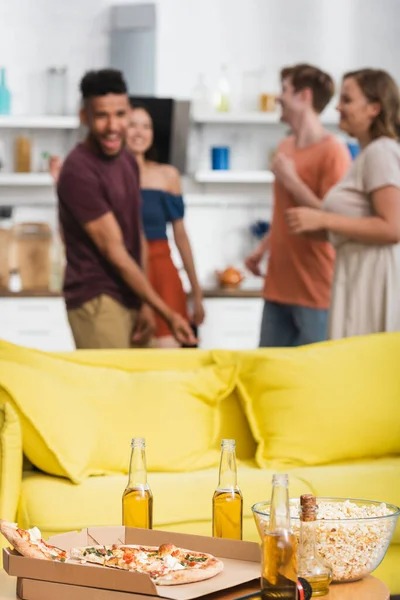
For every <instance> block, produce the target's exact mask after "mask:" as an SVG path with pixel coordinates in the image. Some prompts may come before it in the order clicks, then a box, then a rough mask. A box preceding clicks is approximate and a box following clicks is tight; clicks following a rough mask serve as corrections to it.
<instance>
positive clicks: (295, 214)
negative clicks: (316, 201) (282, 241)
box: [286, 206, 326, 235]
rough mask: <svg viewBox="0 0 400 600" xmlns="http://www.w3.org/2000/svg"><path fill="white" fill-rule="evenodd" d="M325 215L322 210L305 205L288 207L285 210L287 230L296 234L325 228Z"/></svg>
mask: <svg viewBox="0 0 400 600" xmlns="http://www.w3.org/2000/svg"><path fill="white" fill-rule="evenodd" d="M325 216H326V213H324V211H322V210H319V209H318V208H307V207H306V206H300V207H298V208H289V209H288V210H287V211H286V221H287V224H288V227H289V231H290V233H294V234H297V235H299V234H302V233H312V232H315V231H320V230H321V229H325Z"/></svg>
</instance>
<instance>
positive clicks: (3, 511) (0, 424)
mask: <svg viewBox="0 0 400 600" xmlns="http://www.w3.org/2000/svg"><path fill="white" fill-rule="evenodd" d="M0 397H1V394H0ZM21 477H22V435H21V427H20V423H19V419H18V416H17V414H16V412H15V411H14V409H13V408H12V406H11V405H10V404H2V403H1V399H0V519H6V520H7V521H15V518H16V514H17V507H18V501H19V496H20V493H21ZM7 546H8V543H7V540H6V539H5V538H4V537H3V536H0V566H1V548H5V547H7Z"/></svg>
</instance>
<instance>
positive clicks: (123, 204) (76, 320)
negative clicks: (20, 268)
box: [57, 69, 196, 348]
mask: <svg viewBox="0 0 400 600" xmlns="http://www.w3.org/2000/svg"><path fill="white" fill-rule="evenodd" d="M80 88H81V93H82V109H81V113H80V117H81V121H82V123H83V124H84V125H86V126H87V128H88V134H87V137H86V140H85V141H84V142H83V143H82V144H78V145H77V146H76V147H75V148H74V150H72V152H71V153H70V154H69V155H68V157H67V158H66V160H65V162H64V165H63V168H62V170H61V173H60V177H59V181H58V190H57V191H58V199H59V215H60V224H61V229H62V234H63V237H64V242H65V248H66V258H67V267H66V272H65V281H64V297H65V302H66V305H67V313H68V320H69V323H70V326H71V329H72V332H73V335H74V339H75V344H76V346H77V348H129V347H131V346H132V345H137V346H146V345H147V344H148V343H149V340H150V338H151V335H152V333H153V328H154V317H153V314H152V309H153V310H155V311H156V312H158V314H160V315H161V316H162V317H163V318H164V319H165V321H166V322H167V323H168V325H169V327H170V328H171V331H172V333H173V334H174V336H175V337H176V339H177V340H178V341H179V342H181V343H184V344H187V345H193V344H195V343H196V340H195V338H194V336H193V333H192V330H191V328H190V325H189V323H187V322H186V321H185V319H183V318H182V317H181V316H180V315H178V314H177V313H174V312H173V311H172V310H171V309H170V308H169V307H168V306H167V305H166V304H165V303H164V302H163V301H162V300H161V298H160V297H159V296H158V295H157V294H156V292H155V291H154V290H153V288H152V287H151V285H150V283H149V282H148V280H147V278H146V275H145V272H146V241H145V237H144V233H143V228H142V218H141V207H140V203H141V199H140V182H139V170H138V166H137V164H136V161H135V159H134V158H133V156H132V155H131V154H130V153H129V152H128V151H127V150H126V149H125V147H124V146H125V134H126V130H127V126H128V114H129V101H128V95H127V88H126V84H125V81H124V79H123V76H122V74H121V72H120V71H115V70H113V69H103V70H101V71H91V72H89V73H87V74H86V75H85V76H84V77H83V79H82V81H81V86H80ZM143 271H144V272H143Z"/></svg>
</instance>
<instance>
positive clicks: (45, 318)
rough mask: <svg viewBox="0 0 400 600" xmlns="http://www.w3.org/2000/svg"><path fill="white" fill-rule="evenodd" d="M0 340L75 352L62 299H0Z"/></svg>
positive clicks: (32, 346)
mask: <svg viewBox="0 0 400 600" xmlns="http://www.w3.org/2000/svg"><path fill="white" fill-rule="evenodd" d="M0 339H3V340H6V341H8V342H12V343H13V344H19V345H21V346H27V347H29V348H36V349H38V350H44V351H48V352H57V351H69V350H74V348H75V345H74V340H73V337H72V334H71V330H70V328H69V325H68V320H67V313H66V310H65V304H64V300H63V299H62V298H57V297H56V298H46V297H39V298H0Z"/></svg>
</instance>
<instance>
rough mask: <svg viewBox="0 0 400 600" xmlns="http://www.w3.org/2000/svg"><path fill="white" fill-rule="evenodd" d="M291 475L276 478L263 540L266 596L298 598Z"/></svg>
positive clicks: (264, 598)
mask: <svg viewBox="0 0 400 600" xmlns="http://www.w3.org/2000/svg"><path fill="white" fill-rule="evenodd" d="M288 485H289V479H288V476H287V475H286V474H284V473H278V474H276V475H274V476H273V479H272V497H271V506H270V518H269V526H268V529H267V531H266V532H265V533H264V537H263V541H262V578H261V598H262V600H277V599H278V598H279V599H280V600H298V598H299V596H298V591H297V541H296V537H295V535H294V534H293V532H292V529H291V523H290V505H289V491H288Z"/></svg>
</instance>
